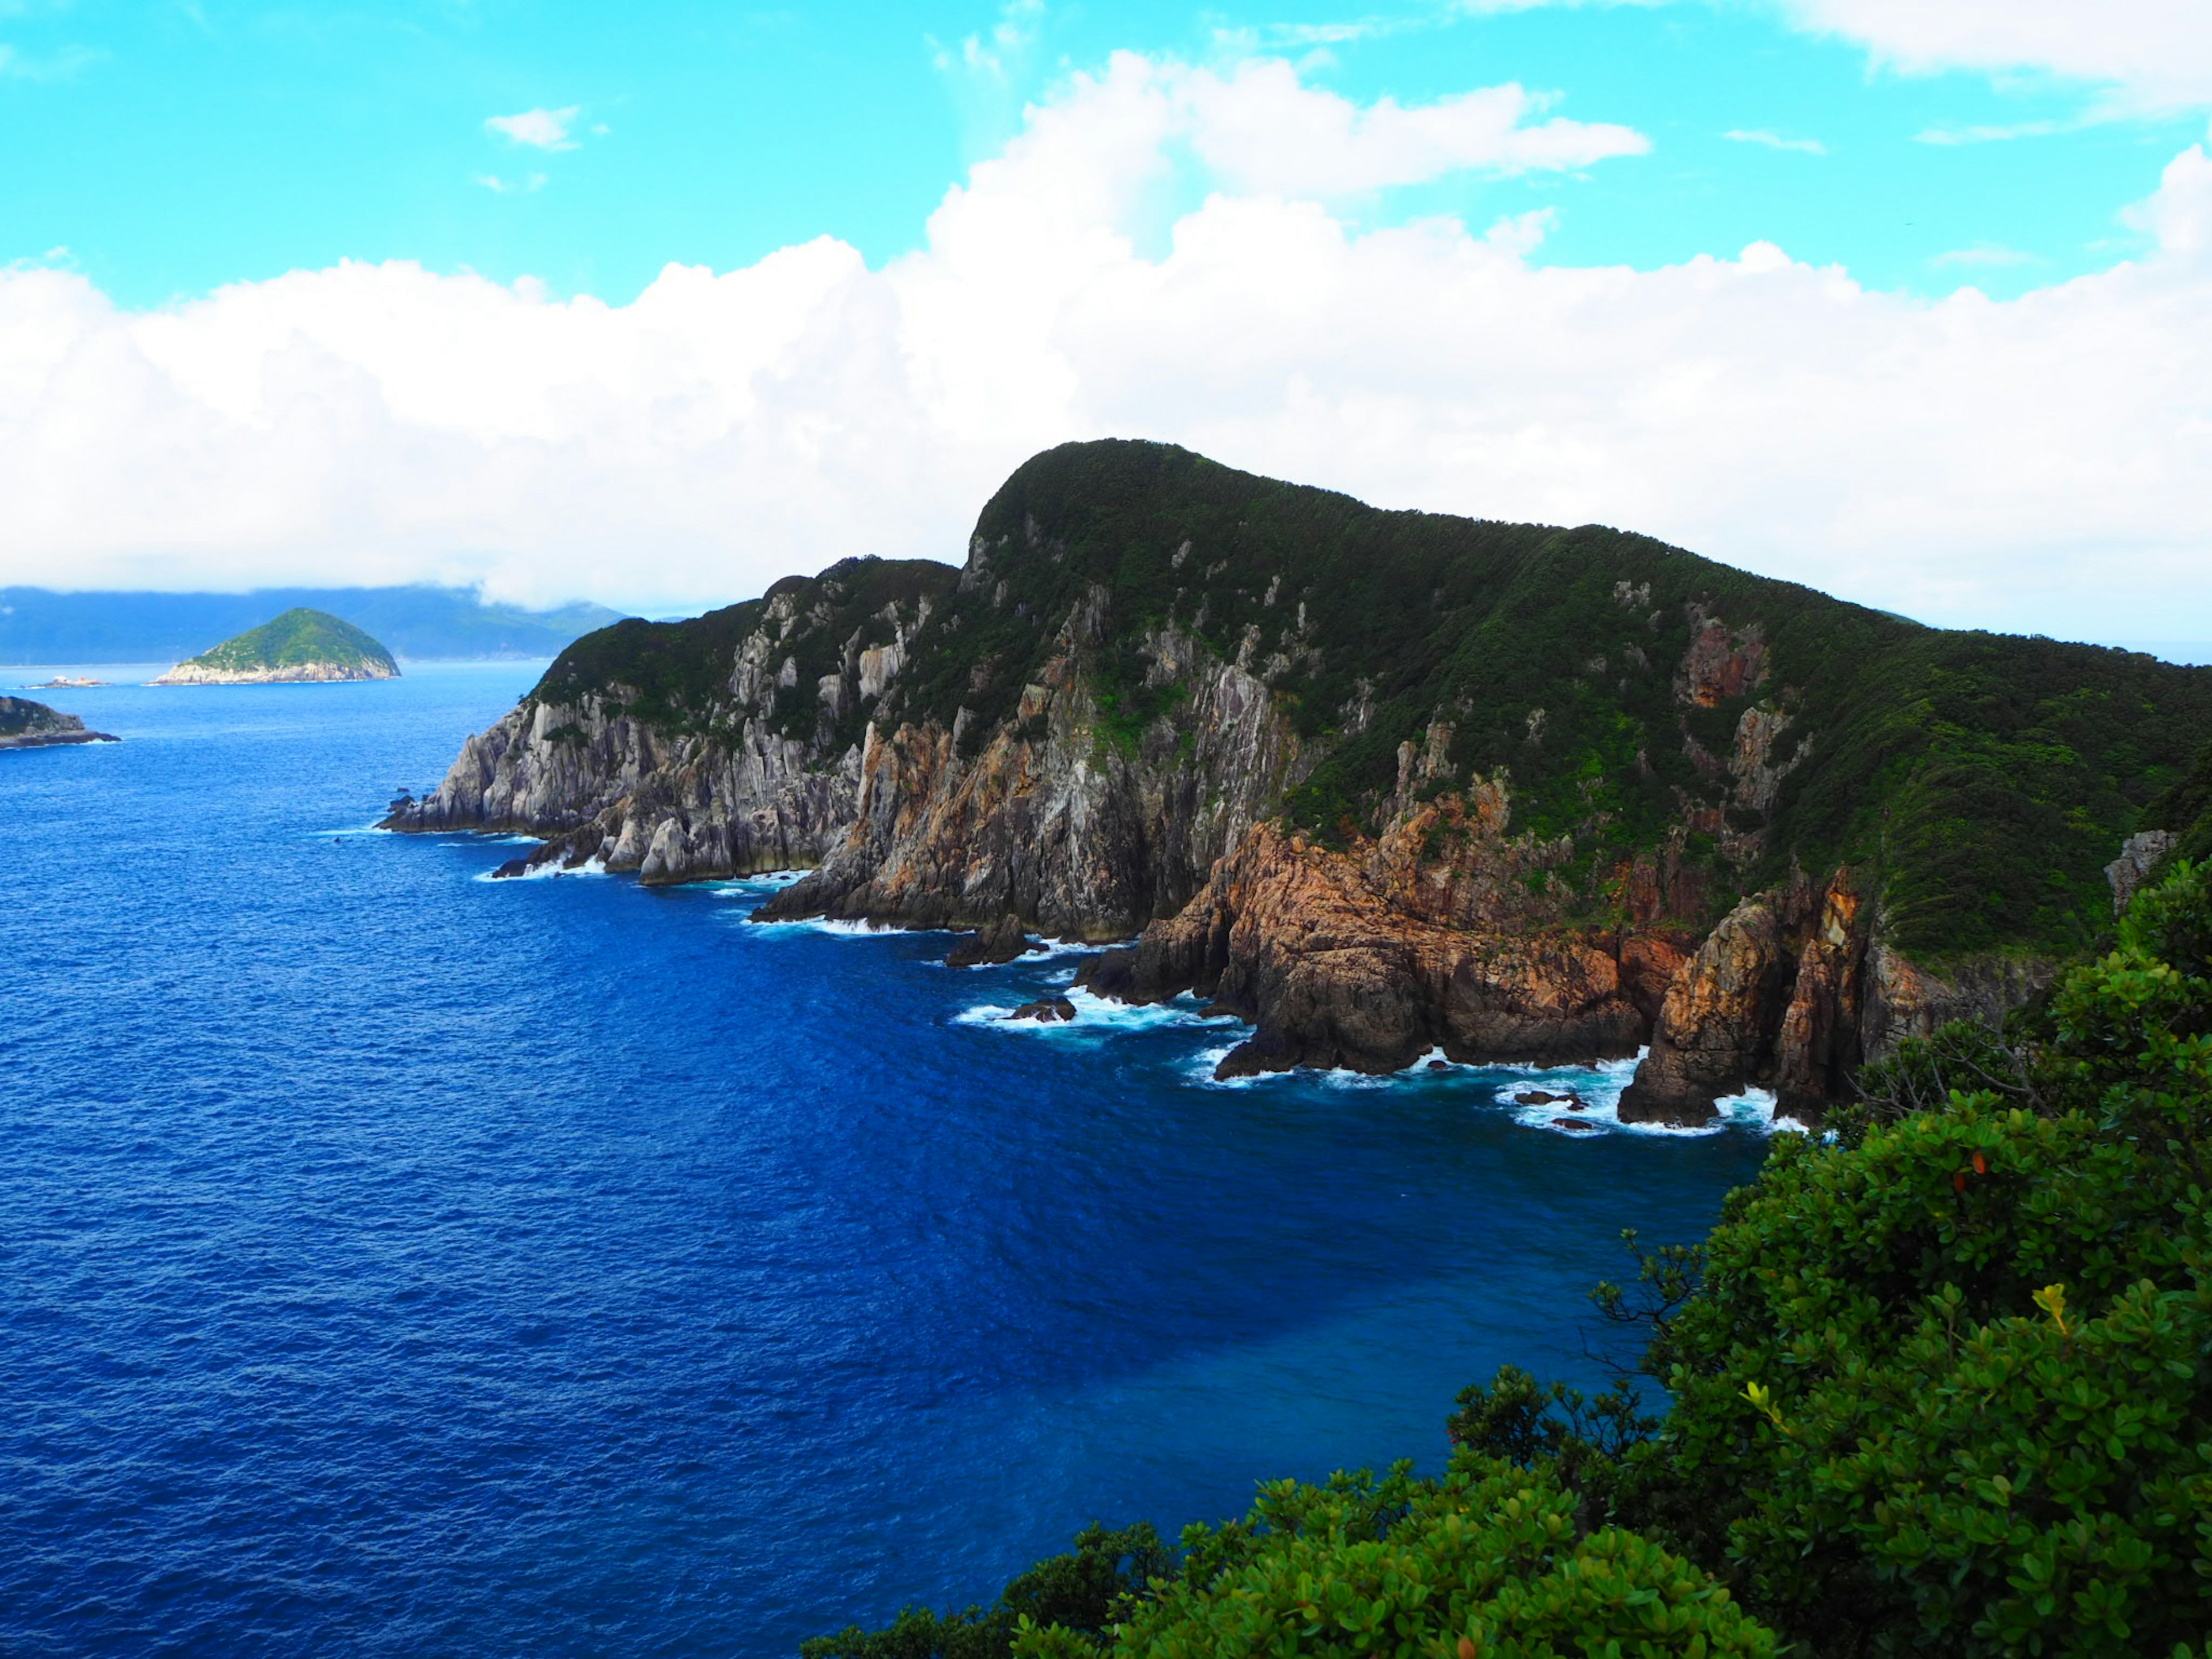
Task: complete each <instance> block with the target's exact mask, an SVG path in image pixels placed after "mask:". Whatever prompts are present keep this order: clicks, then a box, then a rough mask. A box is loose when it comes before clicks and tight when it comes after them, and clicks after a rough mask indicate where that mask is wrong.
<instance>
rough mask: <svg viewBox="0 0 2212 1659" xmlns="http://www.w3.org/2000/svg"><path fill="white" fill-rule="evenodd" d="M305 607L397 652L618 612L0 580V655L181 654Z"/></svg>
mask: <svg viewBox="0 0 2212 1659" xmlns="http://www.w3.org/2000/svg"><path fill="white" fill-rule="evenodd" d="M298 606H306V607H308V608H309V609H312V610H316V611H329V612H331V614H332V615H334V616H337V617H343V618H344V619H345V620H346V621H347V622H349V623H353V624H354V625H355V626H356V627H357V628H361V629H365V630H367V631H368V633H371V634H374V635H375V636H376V637H377V638H378V639H380V640H381V641H384V643H385V644H386V645H388V646H389V647H391V648H392V652H393V653H395V654H396V655H398V657H400V658H401V659H414V660H416V661H418V662H419V661H438V660H441V659H442V660H448V661H468V660H486V659H502V658H504V659H517V658H535V657H550V656H555V655H557V654H558V653H559V652H560V650H561V648H562V647H563V646H565V645H567V644H568V642H569V641H572V640H574V639H578V638H580V637H581V636H582V635H586V634H588V633H590V632H591V631H592V629H597V628H604V627H605V626H606V625H607V624H608V623H611V622H614V621H617V620H618V619H619V618H620V616H621V614H622V613H621V612H619V611H610V610H608V609H607V608H606V607H605V605H586V604H576V605H561V606H558V607H556V609H553V610H550V611H528V610H525V609H523V608H522V607H521V606H520V605H487V604H485V603H484V602H483V599H482V597H481V596H480V595H478V594H477V593H476V592H474V591H472V590H471V589H467V588H454V587H319V588H306V587H280V588H263V589H260V590H258V591H256V592H250V593H58V592H52V590H50V589H46V588H42V587H0V663H7V664H10V665H39V664H45V663H97V662H180V661H182V660H184V659H185V658H188V657H192V656H196V655H197V654H198V653H201V652H203V651H205V650H206V649H207V648H208V647H210V646H212V645H214V644H216V642H218V641H222V640H225V639H228V638H229V637H230V636H231V635H234V634H238V633H241V632H243V631H244V630H245V629H249V628H252V627H256V626H258V624H260V623H264V622H266V621H268V620H269V618H270V617H273V616H275V615H276V614H277V613H278V612H279V611H289V610H292V609H294V608H295V607H298Z"/></svg>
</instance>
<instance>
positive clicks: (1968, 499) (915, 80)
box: [0, 0, 2212, 641]
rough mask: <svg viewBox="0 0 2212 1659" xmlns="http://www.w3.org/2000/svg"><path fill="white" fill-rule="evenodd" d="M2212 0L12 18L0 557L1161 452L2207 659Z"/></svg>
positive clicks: (588, 527)
mask: <svg viewBox="0 0 2212 1659" xmlns="http://www.w3.org/2000/svg"><path fill="white" fill-rule="evenodd" d="M2208 121H2212V27H2206V26H2205V24H2204V22H2203V16H2202V13H2201V0H2197V3H2194V4H2186V3H2174V0H2104V3H2098V4H2090V3H2087V0H1650V3H1618V4H1608V3H1598V0H1590V3H1544V0H1459V3H1455V0H1411V3H1401V4H1398V5H1395V6H1393V5H1389V4H1376V5H1374V6H1372V7H1371V8H1370V7H1367V6H1363V5H1359V4H1351V5H1346V6H1342V7H1339V6H1334V5H1328V4H1322V3H1285V4H1279V5H1268V6H1266V7H1264V8H1261V9H1243V8H1241V7H1239V6H1236V5H1226V6H1213V7H1207V8H1203V9H1191V8H1189V7H1187V6H1176V5H1167V4H1157V3H1146V0H1139V3H1120V4H1115V5H1113V6H1110V7H1107V6H1100V5H1096V4H1093V5H1087V6H1086V5H1079V4H1073V3H1056V0H1006V3H1003V4H1000V5H997V6H993V5H989V4H968V5H956V4H950V3H921V0H917V3H885V4H874V5H861V4H847V5H834V4H833V5H815V6H810V7H807V8H805V9H788V10H776V9H749V8H746V7H743V6H734V5H712V4H705V3H695V0H666V3H653V4H645V3H641V4H637V5H633V6H629V7H609V6H605V5H604V4H599V5H586V4H575V3H572V4H553V3H527V0H419V3H398V4H386V5H375V4H352V5H348V4H343V3H325V4H317V5H313V6H298V5H295V6H271V5H265V4H252V3H226V0H200V3H181V4H179V3H165V0H149V3H139V4H128V5H126V4H122V3H110V0H74V3H70V0H0V584H6V583H26V584H35V585H42V586H64V587H78V588H99V587H155V588H170V589H189V588H208V587H220V588H229V589H235V588H242V587H250V586H265V585H274V584H279V583H306V582H313V583H318V584H321V583H342V582H351V581H360V582H377V583H381V582H391V581H407V580H438V581H447V582H463V583H480V584H482V585H483V587H484V589H485V591H486V592H487V593H488V594H489V595H491V596H493V597H496V598H500V599H519V600H521V601H524V602H526V603H550V602H554V601H557V600H562V599H574V598H586V599H597V600H599V601H601V602H603V603H606V604H611V605H617V606H619V607H622V608H624V609H629V610H636V611H646V612H648V613H652V614H661V613H666V612H671V611H684V610H691V609H697V608H700V607H702V606H704V605H710V604H714V603H721V602H726V601H728V600H731V599H738V598H743V597H746V596H749V595H750V594H753V593H757V592H760V591H761V589H762V588H763V587H764V586H766V585H767V584H768V583H769V581H771V580H775V578H776V577H777V576H780V575H782V574H787V573H788V572H791V571H794V570H797V571H811V570H814V569H817V568H821V567H823V566H825V565H827V564H829V563H831V562H834V561H835V560H836V559H838V558H841V557H844V556H849V555H852V554H855V553H876V554H882V555H884V556H927V557H935V558H940V559H945V560H950V561H955V562H957V560H958V559H959V558H960V557H961V556H963V552H964V549H965V541H966V537H967V533H968V531H969V527H970V526H972V524H973V522H974V520H975V514H976V513H977V511H978V510H979V508H980V507H981V505H982V503H983V501H985V499H987V496H988V495H989V494H990V492H991V490H992V489H993V488H994V486H995V485H996V484H997V483H999V482H1000V480H1001V479H1002V478H1003V477H1005V476H1006V473H1007V472H1008V471H1011V470H1012V468H1013V467H1014V466H1016V465H1018V464H1019V463H1020V462H1021V461H1022V460H1023V459H1025V458H1026V457H1027V456H1029V455H1030V454H1031V453H1035V452H1036V451H1037V450H1039V449H1042V448H1045V447H1049V446H1050V445H1052V444H1054V443H1058V442H1061V441H1067V440H1070V439H1080V438H1090V437H1097V436H1104V435H1118V436H1133V437H1150V438H1158V439H1163V440H1168V441H1176V442H1179V443H1183V444H1187V445H1188V446H1190V447H1193V448H1195V449H1198V450H1200V451H1202V452H1204V453H1207V454H1210V455H1212V456H1214V457H1215V458H1216V459H1220V460H1223V461H1225V462H1228V463H1230V464H1231V465H1238V466H1243V467H1247V468H1249V469H1251V470H1253V471H1261V472H1266V473H1269V474H1272V475H1273V476H1277V477H1290V478H1294V479H1297V480H1299V481H1302V482H1308V483H1318V484H1325V485H1328V486H1330V487H1332V488H1336V489H1345V490H1347V491H1349V492H1351V493H1352V494H1354V495H1359V496H1361V497H1362V498H1364V499H1366V500H1369V501H1375V502H1376V503H1377V504H1379V505H1383V506H1388V507H1424V508H1429V509H1432V510H1437V511H1448V512H1455V513H1468V514H1471V515H1474V516H1479V517H1487V518H1504V519H1521V520H1540V521H1544V522H1553V523H1564V524H1575V523H1584V522H1601V523H1609V524H1614V525H1618V526H1622V527H1624V528H1629V529H1634V530H1640V531H1644V532H1649V533H1650V534H1653V535H1656V536H1660V537H1662V538H1665V539H1667V540H1668V541H1671V542H1674V543H1676V544H1680V545H1682V546H1686V547H1689V548H1692V549H1694V550H1698V551H1699V552H1701V553H1705V554H1706V555H1708V556H1712V557H1715V558H1719V559H1723V560H1726V561H1728V562H1731V563H1735V564H1739V565H1742V566H1745V567H1747V568H1752V569H1756V570H1759V571H1761V572H1764V573H1765V574H1772V575H1777V576H1782V577H1786V578H1789V579H1791V580H1800V581H1805V582H1808V583H1810V584H1812V585H1814V586H1820V587H1824V588H1826V589H1828V590H1829V591H1831V592H1838V593H1841V594H1843V595H1844V596H1845V597H1848V598H1851V599H1859V600H1862V601H1863V602H1865V603H1869V604H1873V605H1881V606H1882V607H1883V608H1886V609H1890V610H1894V611H1903V612H1905V613H1906V614H1908V615H1912V616H1916V617H1921V618H1923V619H1924V620H1927V621H1930V622H1936V623H1945V624H1950V625H1971V626H1984V627H1991V628H1998V629H2010V630H2016V631H2031V632H2042V633H2051V634H2056V635H2066V636H2071V637H2086V638H2094V639H2107V640H2115V641H2140V640H2200V641H2201V640H2208V639H2212V161H2208V158H2207V153H2206V152H2207V143H2208Z"/></svg>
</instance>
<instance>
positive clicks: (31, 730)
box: [0, 697, 118, 749]
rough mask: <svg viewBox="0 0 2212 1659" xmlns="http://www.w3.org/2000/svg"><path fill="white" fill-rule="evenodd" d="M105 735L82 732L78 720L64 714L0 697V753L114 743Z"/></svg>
mask: <svg viewBox="0 0 2212 1659" xmlns="http://www.w3.org/2000/svg"><path fill="white" fill-rule="evenodd" d="M116 741H118V739H116V738H111V737H110V736H108V735H107V733H106V732H91V731H88V730H86V729H85V724H84V721H83V720H82V717H80V716H78V715H76V714H63V713H62V712H61V711H60V710H59V709H57V708H47V707H46V704H44V703H42V702H32V701H31V700H30V699H29V698H28V697H0V749H46V748H50V747H52V746H53V745H54V744H70V743H114V742H116Z"/></svg>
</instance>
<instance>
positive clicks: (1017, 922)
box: [945, 915, 1044, 968]
mask: <svg viewBox="0 0 2212 1659" xmlns="http://www.w3.org/2000/svg"><path fill="white" fill-rule="evenodd" d="M1043 948H1044V947H1043V946H1042V945H1037V944H1035V943H1032V942H1031V940H1030V936H1029V932H1028V930H1027V929H1026V928H1024V927H1023V926H1022V919H1021V918H1020V917H1019V916H1017V915H1004V916H1001V917H1000V918H999V920H998V921H994V922H993V923H992V924H991V925H990V926H989V927H982V928H978V929H977V930H976V931H975V933H971V934H969V936H968V937H967V938H966V939H963V940H961V941H960V943H959V944H957V945H954V946H953V947H952V950H951V954H950V955H948V956H947V957H945V966H946V967H948V968H980V967H981V966H983V965H984V964H986V963H1006V962H1012V961H1013V960H1015V959H1016V958H1017V957H1024V956H1027V955H1028V954H1029V953H1030V952H1031V951H1042V949H1043Z"/></svg>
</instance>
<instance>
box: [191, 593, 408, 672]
mask: <svg viewBox="0 0 2212 1659" xmlns="http://www.w3.org/2000/svg"><path fill="white" fill-rule="evenodd" d="M398 678H399V665H398V663H396V662H394V661H393V660H392V653H390V652H389V651H387V650H386V649H385V648H384V647H382V646H381V645H380V644H378V643H377V642H376V641H374V640H373V639H371V638H370V637H369V636H368V635H367V634H364V633H363V632H362V630H361V629H358V628H356V627H355V626H354V625H353V624H352V623H349V622H347V621H345V620H344V619H343V618H342V617H333V616H332V615H331V613H330V612H329V611H311V610H309V609H307V607H306V606H305V605H301V606H298V607H295V609H293V610H290V611H286V612H284V614H283V616H281V617H276V618H274V619H273V620H271V621H269V622H265V623H262V624H261V626H260V627H258V628H253V629H247V630H246V632H245V633H243V634H240V635H238V636H237V637H236V638H234V639H228V640H225V641H223V642H222V644H221V645H218V646H216V647H215V648H214V649H213V650H211V651H203V652H202V653H200V654H199V655H198V656H197V657H194V658H192V659H191V660H190V661H189V662H180V663H179V664H178V665H176V666H175V667H174V668H172V669H171V670H170V671H168V672H167V673H166V674H164V675H162V676H161V678H158V679H155V680H152V681H149V684H154V685H276V684H295V683H299V682H303V681H320V680H392V679H398Z"/></svg>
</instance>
